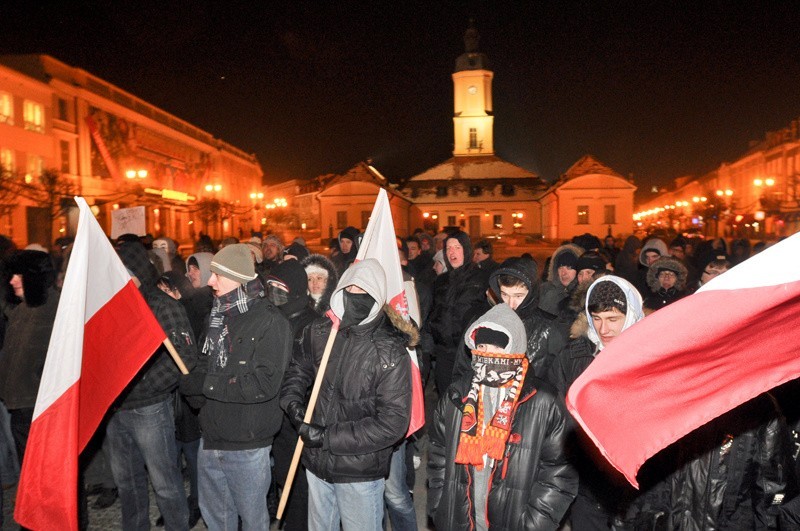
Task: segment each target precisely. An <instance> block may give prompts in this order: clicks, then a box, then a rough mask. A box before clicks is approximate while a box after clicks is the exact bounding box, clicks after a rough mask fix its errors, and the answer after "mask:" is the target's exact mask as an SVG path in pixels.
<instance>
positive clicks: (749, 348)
mask: <svg viewBox="0 0 800 531" xmlns="http://www.w3.org/2000/svg"><path fill="white" fill-rule="evenodd" d="M798 258H800V234H795V235H794V236H791V237H790V238H787V239H786V240H784V241H782V242H780V243H777V244H775V245H773V246H772V247H770V248H768V249H767V250H765V251H763V252H761V253H759V254H757V255H755V256H754V257H752V258H750V259H749V260H747V261H745V262H743V263H741V264H739V265H737V266H736V267H734V268H732V269H731V270H730V271H728V272H726V273H725V274H723V275H721V276H719V277H717V278H716V279H714V280H712V281H711V282H709V283H708V284H706V285H704V286H703V287H702V288H701V289H700V290H698V291H697V293H695V294H693V295H691V296H689V297H686V298H684V299H681V300H679V301H677V302H675V303H673V304H671V305H669V306H667V307H665V308H663V309H661V310H658V311H657V312H655V313H653V314H652V315H650V316H648V317H646V318H645V319H644V320H642V321H640V322H639V323H637V324H635V325H633V326H632V327H631V328H629V329H628V330H626V331H625V332H624V333H623V334H621V335H620V336H619V337H618V338H616V339H614V341H613V343H611V344H609V345H608V347H606V348H605V349H603V351H602V352H601V353H600V354H598V355H597V358H596V359H595V360H594V361H593V362H592V364H591V365H590V366H589V368H588V369H586V371H585V372H584V373H583V374H582V375H581V376H580V377H579V378H578V379H577V380H576V381H575V383H574V384H573V385H572V387H570V389H569V392H568V393H567V407H568V408H569V410H570V412H571V413H572V415H573V416H574V417H575V419H577V421H578V422H579V423H580V424H581V426H582V427H583V429H584V430H585V431H586V433H587V434H588V435H589V436H590V437H591V438H592V440H593V441H594V443H595V444H596V445H597V446H598V448H599V449H600V451H601V452H602V453H603V455H605V457H606V459H608V461H609V462H610V463H611V464H612V465H613V466H614V467H616V468H617V470H619V471H620V472H621V473H622V474H623V475H624V476H625V477H626V478H627V480H628V481H629V482H630V483H631V484H632V485H634V486H638V485H637V482H636V473H637V472H638V470H639V467H641V465H642V464H643V463H644V462H645V461H646V460H647V459H649V458H650V457H652V456H653V455H655V454H656V453H657V452H658V451H660V450H661V449H663V448H665V447H667V446H668V445H670V444H672V443H673V442H675V441H677V440H678V439H680V438H681V437H683V436H684V435H686V434H688V433H689V432H691V431H692V430H694V429H696V428H698V427H700V426H702V425H703V424H706V423H707V422H709V421H711V420H713V419H715V418H716V417H718V416H720V415H722V414H723V413H725V412H727V411H730V410H731V409H733V408H735V407H737V406H739V405H740V404H743V403H744V402H747V401H748V400H750V399H752V398H754V397H756V396H758V395H759V394H761V393H763V392H765V391H767V390H769V389H771V388H773V387H776V386H778V385H780V384H782V383H784V382H787V381H789V380H793V379H795V378H797V377H798V376H800V342H798V341H797V339H796V338H797V330H798V329H800V266H798Z"/></svg>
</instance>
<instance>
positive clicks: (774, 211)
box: [634, 118, 800, 238]
mask: <svg viewBox="0 0 800 531" xmlns="http://www.w3.org/2000/svg"><path fill="white" fill-rule="evenodd" d="M799 188H800V118H799V119H797V120H793V121H792V122H791V123H790V124H789V125H788V126H787V127H785V128H783V129H781V130H780V131H774V132H769V133H767V134H766V135H765V136H764V138H763V139H762V140H759V141H756V142H751V146H750V149H748V150H747V151H746V152H745V153H744V154H743V155H742V156H741V157H739V158H738V159H737V160H735V161H733V162H725V163H722V164H721V165H720V166H719V167H718V168H717V169H715V170H713V171H711V172H709V173H707V174H705V175H703V176H702V177H699V178H695V177H692V176H687V177H681V178H679V179H676V180H675V182H674V185H673V187H672V189H671V190H669V191H666V192H664V193H662V194H659V195H658V196H657V197H656V198H653V199H651V200H648V201H646V202H644V203H642V204H641V205H639V206H637V209H636V213H635V214H634V221H635V223H636V225H637V226H638V227H639V228H641V229H643V230H647V229H651V228H672V229H674V230H676V231H678V232H686V231H696V232H700V233H702V234H704V235H706V236H708V237H718V236H723V237H729V238H741V237H745V238H778V237H781V236H786V235H789V234H793V233H795V232H798V231H800V195H799V193H800V189H799Z"/></svg>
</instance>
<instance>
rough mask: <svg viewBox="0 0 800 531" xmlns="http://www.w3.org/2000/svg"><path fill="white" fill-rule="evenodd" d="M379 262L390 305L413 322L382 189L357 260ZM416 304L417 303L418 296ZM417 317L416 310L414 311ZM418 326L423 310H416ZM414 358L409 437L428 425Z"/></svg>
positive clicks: (395, 240)
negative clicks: (410, 317)
mask: <svg viewBox="0 0 800 531" xmlns="http://www.w3.org/2000/svg"><path fill="white" fill-rule="evenodd" d="M365 258H375V259H376V260H378V261H379V262H380V263H381V266H383V270H384V271H385V272H386V284H387V285H386V299H387V304H389V305H390V306H391V307H392V308H394V309H395V310H397V312H398V313H399V314H400V315H402V316H403V318H404V319H406V320H407V319H409V304H408V297H407V296H406V290H405V283H404V282H403V269H402V267H401V266H400V254H399V253H398V252H397V237H396V236H395V232H394V222H393V221H392V210H391V206H390V205H389V197H388V195H387V194H386V190H384V189H383V188H381V190H380V191H379V192H378V198H377V199H376V200H375V206H374V207H373V208H372V215H371V216H370V218H369V223H367V229H366V230H365V231H364V237H363V238H362V239H361V246H360V247H359V248H358V254H357V255H356V260H364V259H365ZM413 300H416V294H415V295H414V298H413ZM412 313H413V310H412ZM416 314H417V325H420V326H421V323H420V322H419V317H418V315H419V310H416ZM408 355H409V356H410V357H411V391H412V395H411V396H412V398H411V422H410V424H409V426H408V433H407V434H406V437H408V436H409V435H411V434H412V433H414V432H416V431H417V430H419V429H420V428H421V427H422V426H424V425H425V395H424V393H423V391H422V375H421V373H420V370H419V360H418V359H417V353H416V351H415V350H414V349H409V350H408Z"/></svg>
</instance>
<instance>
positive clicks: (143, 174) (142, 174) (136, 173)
mask: <svg viewBox="0 0 800 531" xmlns="http://www.w3.org/2000/svg"><path fill="white" fill-rule="evenodd" d="M147 175H148V173H147V170H128V171H126V172H125V177H127V178H128V179H146V178H147Z"/></svg>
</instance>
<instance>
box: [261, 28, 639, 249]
mask: <svg viewBox="0 0 800 531" xmlns="http://www.w3.org/2000/svg"><path fill="white" fill-rule="evenodd" d="M464 44H465V52H464V53H463V54H461V55H460V56H459V57H458V58H457V59H456V63H455V69H454V72H453V74H452V79H453V156H452V158H450V159H448V160H446V161H444V162H442V163H441V164H438V165H436V166H434V167H432V168H429V169H427V170H425V171H424V172H422V173H420V174H418V175H414V176H412V177H410V178H408V179H406V180H405V181H404V182H403V184H401V185H399V186H397V185H394V184H390V182H389V181H388V180H387V179H386V178H385V177H384V176H383V175H381V174H380V172H379V171H378V170H377V169H376V168H375V167H374V166H373V165H372V163H371V162H369V161H367V162H362V163H359V164H358V165H356V166H355V167H354V168H353V169H351V170H350V171H348V172H346V173H344V174H342V175H325V176H321V177H319V178H318V179H317V180H316V181H315V184H316V186H317V187H318V191H317V192H316V198H317V200H318V202H319V213H320V214H319V219H320V222H319V229H320V235H321V237H322V239H323V240H324V239H325V238H327V237H332V236H335V235H336V234H338V231H339V230H341V229H343V228H344V227H346V226H348V225H352V226H355V227H356V228H359V229H364V228H365V227H366V224H367V219H368V218H369V214H370V211H371V209H372V205H373V203H374V201H375V197H376V195H377V193H378V188H384V189H386V191H387V192H388V193H389V197H390V203H391V204H392V213H393V215H394V222H395V230H396V232H397V234H401V235H404V234H409V233H410V232H412V231H413V230H414V229H416V228H418V227H422V228H425V229H426V230H428V231H430V232H438V231H439V230H441V229H444V228H445V227H457V228H460V229H462V230H464V231H465V232H467V233H468V234H469V235H470V236H471V237H472V238H473V239H476V238H479V237H484V236H493V237H501V238H502V237H507V236H510V237H513V235H514V234H524V235H529V236H533V237H543V238H552V239H564V238H570V237H572V236H574V235H577V234H584V233H586V232H593V233H595V234H598V235H601V234H602V235H604V234H606V233H607V232H608V231H609V230H611V231H612V233H613V234H614V235H615V236H617V235H624V234H630V232H631V231H632V230H633V222H632V214H633V192H634V191H635V190H636V187H635V186H634V185H633V184H632V183H631V182H630V181H629V180H627V179H625V178H624V177H622V176H621V175H619V174H618V173H616V172H614V171H613V170H611V169H610V168H608V167H607V166H604V165H602V164H601V163H599V162H597V161H596V160H595V159H593V158H592V157H590V156H586V157H584V158H582V159H581V160H579V161H578V162H577V163H575V164H574V165H573V166H572V167H571V168H570V169H569V170H568V171H567V173H566V174H565V175H564V176H562V178H561V179H559V180H558V181H556V182H555V183H554V184H553V185H549V184H548V183H547V182H546V181H544V180H543V179H542V178H541V177H540V176H539V175H537V174H535V173H534V172H531V171H529V170H527V169H525V168H522V167H520V166H517V165H515V164H513V163H511V162H508V161H506V160H503V159H502V158H500V157H498V156H497V155H496V154H495V149H494V113H493V104H492V80H493V77H494V74H493V72H492V71H491V70H490V67H489V60H488V58H487V57H486V55H485V54H483V53H481V52H480V51H479V47H478V32H477V31H476V30H475V28H474V27H470V28H469V29H468V30H467V32H466V34H465V36H464ZM277 186H281V185H277ZM272 188H273V187H269V190H268V191H269V193H270V195H273V191H272ZM275 193H277V192H275Z"/></svg>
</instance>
